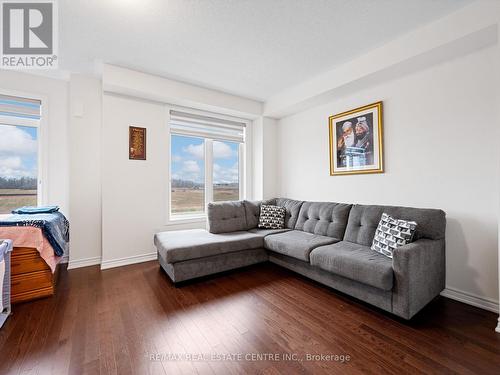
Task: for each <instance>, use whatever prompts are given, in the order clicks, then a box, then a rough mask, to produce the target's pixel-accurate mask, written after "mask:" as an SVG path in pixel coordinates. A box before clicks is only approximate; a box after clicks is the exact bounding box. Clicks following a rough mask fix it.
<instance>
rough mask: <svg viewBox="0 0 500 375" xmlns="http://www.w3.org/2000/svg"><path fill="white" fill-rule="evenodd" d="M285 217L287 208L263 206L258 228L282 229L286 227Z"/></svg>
mask: <svg viewBox="0 0 500 375" xmlns="http://www.w3.org/2000/svg"><path fill="white" fill-rule="evenodd" d="M285 215H286V210H285V207H280V206H275V205H269V204H262V205H261V206H260V217H259V226H258V227H259V228H261V229H282V228H284V227H285Z"/></svg>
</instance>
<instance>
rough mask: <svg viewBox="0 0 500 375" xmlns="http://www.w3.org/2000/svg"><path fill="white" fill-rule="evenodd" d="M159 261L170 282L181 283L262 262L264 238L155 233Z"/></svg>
mask: <svg viewBox="0 0 500 375" xmlns="http://www.w3.org/2000/svg"><path fill="white" fill-rule="evenodd" d="M154 244H155V246H156V248H157V250H158V260H159V262H160V264H161V266H162V267H163V269H164V270H165V271H166V272H167V274H168V275H169V276H170V278H171V279H172V281H174V282H181V281H186V280H189V279H193V278H197V277H202V276H207V275H211V274H215V273H219V272H223V271H228V270H231V269H235V268H239V267H245V266H249V265H252V264H256V263H260V262H265V261H267V259H268V256H267V253H266V251H265V250H264V248H263V237H262V236H259V235H257V234H254V233H250V232H247V231H237V232H231V233H221V234H213V233H210V232H208V231H206V230H204V229H191V230H182V231H169V232H160V233H157V234H156V235H155V237H154Z"/></svg>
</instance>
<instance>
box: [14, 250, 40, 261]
mask: <svg viewBox="0 0 500 375" xmlns="http://www.w3.org/2000/svg"><path fill="white" fill-rule="evenodd" d="M27 255H32V256H40V253H39V252H38V250H37V249H35V248H34V247H14V249H13V250H12V255H11V257H12V259H15V258H16V257H21V256H27Z"/></svg>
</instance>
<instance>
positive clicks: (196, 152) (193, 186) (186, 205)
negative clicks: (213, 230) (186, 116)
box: [170, 135, 205, 214]
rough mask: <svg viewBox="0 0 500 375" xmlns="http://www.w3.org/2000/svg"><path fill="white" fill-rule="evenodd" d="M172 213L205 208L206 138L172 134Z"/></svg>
mask: <svg viewBox="0 0 500 375" xmlns="http://www.w3.org/2000/svg"><path fill="white" fill-rule="evenodd" d="M171 149H172V152H171V155H172V156H171V158H172V163H171V164H172V171H171V182H170V187H171V193H170V194H171V202H172V214H179V213H185V214H186V213H189V214H201V213H203V212H204V211H205V141H204V140H203V139H202V138H194V137H185V136H181V135H172V137H171Z"/></svg>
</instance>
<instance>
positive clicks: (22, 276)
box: [10, 247, 57, 304]
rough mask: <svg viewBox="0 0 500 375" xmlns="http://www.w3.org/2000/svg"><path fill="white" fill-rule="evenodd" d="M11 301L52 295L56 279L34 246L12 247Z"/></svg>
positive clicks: (23, 300) (55, 274)
mask: <svg viewBox="0 0 500 375" xmlns="http://www.w3.org/2000/svg"><path fill="white" fill-rule="evenodd" d="M10 280H11V302H12V303H13V304H14V303H19V302H25V301H30V300H33V299H37V298H41V297H48V296H52V295H54V290H55V284H56V280H57V269H56V273H54V274H52V271H51V270H50V268H49V266H48V265H47V263H45V261H44V260H43V259H42V258H41V257H40V254H39V252H38V251H37V250H36V249H35V248H30V247H14V250H13V251H12V257H11V279H10Z"/></svg>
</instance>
